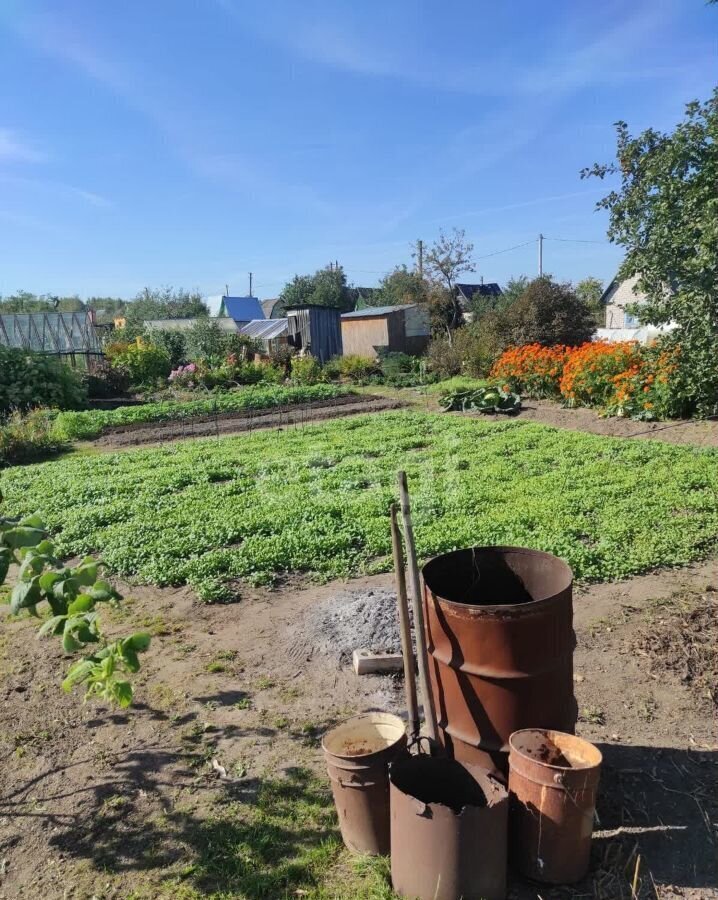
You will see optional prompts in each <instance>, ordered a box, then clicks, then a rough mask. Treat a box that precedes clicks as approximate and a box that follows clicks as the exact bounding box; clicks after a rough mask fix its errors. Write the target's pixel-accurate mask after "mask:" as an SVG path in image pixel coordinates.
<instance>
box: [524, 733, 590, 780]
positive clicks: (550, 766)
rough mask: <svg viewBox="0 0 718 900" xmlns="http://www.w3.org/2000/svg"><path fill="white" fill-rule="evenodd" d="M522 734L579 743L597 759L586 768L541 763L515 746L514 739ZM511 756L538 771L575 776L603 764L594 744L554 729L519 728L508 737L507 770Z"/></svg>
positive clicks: (575, 735)
mask: <svg viewBox="0 0 718 900" xmlns="http://www.w3.org/2000/svg"><path fill="white" fill-rule="evenodd" d="M523 734H543V735H546V736H547V737H548V738H549V739H552V738H553V736H554V735H560V736H561V737H567V738H571V740H573V741H579V742H580V743H582V744H585V745H586V746H587V747H589V748H590V749H591V751H592V753H594V754H596V756H597V757H598V758H597V759H596V760H595V762H593V763H591V764H590V765H587V766H558V765H555V764H554V763H547V762H543V761H542V760H540V759H536V757H535V756H530V755H529V754H528V753H526V752H525V751H524V750H522V749H521V748H520V747H517V746H516V743H515V741H514V738H517V737H519V736H520V735H523ZM513 754H516V757H518V759H520V760H521V761H522V762H527V763H531V764H532V765H534V766H538V767H539V768H540V769H550V770H552V771H555V772H574V773H576V774H579V773H586V772H590V771H592V770H596V769H598V768H599V767H600V766H601V764H602V763H603V754H602V753H601V751H600V750H599V749H598V747H597V746H596V745H595V744H594V743H592V742H591V741H589V740H587V739H586V738H582V737H580V736H579V735H577V734H569V733H568V732H567V731H558V730H557V729H555V728H519V729H518V730H517V731H514V732H512V733H511V735H510V736H509V768H510V767H511V757H512V755H513Z"/></svg>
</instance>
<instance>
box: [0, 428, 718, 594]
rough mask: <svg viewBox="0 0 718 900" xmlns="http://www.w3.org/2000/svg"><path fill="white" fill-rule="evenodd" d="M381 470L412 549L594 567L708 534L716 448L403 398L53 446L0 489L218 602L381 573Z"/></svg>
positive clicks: (61, 529)
mask: <svg viewBox="0 0 718 900" xmlns="http://www.w3.org/2000/svg"><path fill="white" fill-rule="evenodd" d="M398 468H405V469H406V471H407V473H408V476H409V484H410V488H411V491H412V495H413V500H414V515H415V527H416V537H417V542H418V550H419V553H420V555H421V556H422V557H427V556H430V555H433V554H435V553H439V552H444V551H447V550H450V549H452V548H454V547H460V546H469V545H471V544H474V543H477V544H483V543H486V544H520V545H524V546H529V547H536V548H539V549H543V550H548V551H550V552H553V553H556V554H557V555H559V556H562V557H564V558H565V559H567V560H568V562H569V563H570V564H571V566H572V567H573V569H574V572H575V574H576V576H577V578H579V579H582V580H586V581H600V580H608V579H612V578H620V577H625V576H628V575H631V574H635V573H638V572H644V571H647V570H649V569H651V568H654V567H657V566H662V565H680V564H685V563H687V562H689V561H691V560H695V559H698V558H701V557H703V556H705V555H707V554H708V553H709V552H710V550H711V549H712V548H713V546H714V545H715V542H716V534H717V533H718V453H716V452H715V451H705V450H695V449H689V448H686V447H674V446H668V445H666V444H662V443H659V442H650V443H649V442H638V441H626V440H621V439H609V438H601V437H596V436H593V435H586V434H581V433H574V432H567V431H557V430H553V429H550V428H546V427H543V426H538V425H529V424H522V423H521V422H516V421H501V422H493V421H475V420H472V419H462V418H456V417H453V416H451V417H446V416H442V415H434V414H421V413H412V412H392V413H380V414H376V415H374V416H361V417H356V418H352V419H343V420H339V421H335V422H332V423H329V424H322V425H308V426H306V427H305V428H303V429H300V430H297V431H286V432H284V433H283V434H282V436H281V439H278V437H277V434H276V433H275V432H257V433H255V434H253V435H252V436H243V437H237V438H225V439H222V440H219V441H217V440H213V441H205V440H198V441H192V442H189V443H184V444H175V445H172V446H168V447H162V448H158V449H151V450H138V451H131V452H125V453H121V454H109V453H108V454H102V455H91V456H87V455H85V456H77V457H67V458H63V459H61V460H59V461H56V462H51V463H45V464H40V465H35V466H28V467H23V468H15V469H9V470H7V471H6V472H4V473H3V475H2V478H0V488H1V489H2V491H3V493H4V495H5V499H6V506H7V509H8V512H11V513H29V512H34V511H35V510H37V511H39V512H40V514H41V515H42V516H43V518H44V519H45V521H46V522H47V524H48V525H49V527H50V528H51V529H52V530H53V531H56V532H57V533H58V547H59V549H60V550H61V551H62V552H64V553H66V554H68V555H70V554H83V553H86V552H89V551H91V550H96V551H99V552H100V553H101V554H102V555H103V557H104V559H105V560H106V562H107V563H108V564H109V565H110V566H111V567H112V568H113V569H114V570H115V571H117V572H119V573H122V574H124V575H128V576H134V577H137V578H138V579H140V580H142V581H146V582H150V583H156V584H161V585H164V584H176V585H178V584H183V583H190V584H192V585H193V586H194V587H195V588H196V589H197V590H198V592H199V594H200V596H202V597H204V598H205V599H207V600H220V599H228V598H229V597H230V596H231V592H230V591H228V590H227V588H226V587H225V584H226V583H228V582H232V581H233V580H235V579H246V580H248V581H250V582H253V583H263V582H264V583H266V582H269V581H271V580H272V579H274V578H275V577H277V576H281V575H282V574H284V573H288V572H303V573H309V574H311V575H313V576H315V577H319V578H331V577H345V576H350V575H354V574H359V573H363V572H376V571H385V570H387V569H388V568H389V567H390V543H389V529H388V526H387V509H388V505H389V502H390V501H391V500H392V499H393V498H394V491H395V473H396V470H397V469H398Z"/></svg>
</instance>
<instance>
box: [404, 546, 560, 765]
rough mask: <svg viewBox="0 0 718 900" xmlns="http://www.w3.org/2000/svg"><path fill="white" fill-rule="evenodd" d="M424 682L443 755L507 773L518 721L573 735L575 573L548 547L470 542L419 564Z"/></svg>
mask: <svg viewBox="0 0 718 900" xmlns="http://www.w3.org/2000/svg"><path fill="white" fill-rule="evenodd" d="M422 574H423V578H424V610H425V619H426V632H427V647H428V651H429V655H430V663H429V669H430V677H431V688H432V691H433V694H434V702H435V706H436V711H437V720H438V726H439V738H440V740H441V741H442V743H443V744H444V747H445V748H446V750H447V752H448V753H449V755H451V756H453V757H454V758H455V759H458V760H460V761H462V762H469V763H476V764H478V765H482V766H484V767H486V768H487V769H489V770H490V771H492V772H494V774H501V775H503V777H506V775H507V773H508V750H509V743H508V742H509V737H510V735H511V734H512V733H513V732H514V731H518V730H519V729H521V728H530V727H538V728H551V729H555V730H556V731H566V732H573V730H574V728H575V725H576V716H577V706H576V701H575V698H574V695H573V651H574V647H575V645H576V638H575V634H574V631H573V603H572V587H573V573H572V572H571V569H570V568H569V566H568V565H567V564H566V563H565V562H564V561H563V560H561V559H559V558H558V557H556V556H553V555H552V554H550V553H543V552H541V551H539V550H529V549H525V548H522V547H474V548H472V549H466V550H455V551H453V552H451V553H446V554H443V555H442V556H437V557H435V558H434V559H432V560H430V561H429V562H428V563H427V564H426V565H425V566H424V568H423V572H422Z"/></svg>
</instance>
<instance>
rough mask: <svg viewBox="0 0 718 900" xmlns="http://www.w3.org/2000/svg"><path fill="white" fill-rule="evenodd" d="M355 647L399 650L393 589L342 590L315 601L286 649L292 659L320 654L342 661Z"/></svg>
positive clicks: (309, 657)
mask: <svg viewBox="0 0 718 900" xmlns="http://www.w3.org/2000/svg"><path fill="white" fill-rule="evenodd" d="M359 649H366V650H374V651H384V652H389V653H398V652H399V651H400V650H401V638H400V636H399V617H398V613H397V608H396V594H395V593H394V592H393V591H387V590H368V591H358V590H355V591H342V592H341V593H339V594H336V595H335V596H334V597H330V598H329V599H328V600H325V601H323V602H321V603H318V604H317V605H316V606H315V607H313V608H312V610H311V611H310V612H309V613H308V614H307V615H306V616H305V618H304V621H303V623H302V625H301V630H300V633H299V634H298V635H297V639H296V642H295V643H294V644H293V646H292V649H291V651H290V653H291V655H292V656H293V657H294V658H296V659H311V658H312V657H313V656H319V655H321V656H327V657H330V658H332V657H333V658H334V659H336V661H337V662H338V663H340V664H344V663H348V662H350V661H351V657H352V653H353V652H354V650H359Z"/></svg>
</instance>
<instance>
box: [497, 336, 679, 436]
mask: <svg viewBox="0 0 718 900" xmlns="http://www.w3.org/2000/svg"><path fill="white" fill-rule="evenodd" d="M679 363H680V348H679V347H678V346H673V347H672V348H668V347H665V346H662V345H658V344H655V345H648V346H642V345H640V344H637V343H635V342H633V341H625V342H620V343H611V342H607V341H591V342H588V343H585V344H582V345H581V346H579V347H564V346H554V347H545V346H542V345H540V344H526V345H524V346H522V347H510V348H509V349H508V350H505V351H504V353H502V355H501V356H500V357H499V359H498V360H497V361H496V363H494V365H493V367H492V369H491V373H490V374H491V376H492V377H493V378H496V379H498V380H500V381H502V382H504V387H505V388H506V389H510V390H512V391H518V392H519V393H521V394H522V395H524V396H528V397H534V398H552V399H557V400H562V401H563V402H564V403H566V405H568V406H595V407H598V408H600V409H601V410H602V411H604V412H605V413H606V414H608V415H615V416H626V417H630V418H634V419H646V420H651V419H668V418H677V417H680V416H687V415H691V414H692V413H693V411H694V410H693V408H692V405H691V399H690V391H689V390H688V388H687V385H686V384H685V375H684V374H683V373H682V371H681V366H680V365H679Z"/></svg>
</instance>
